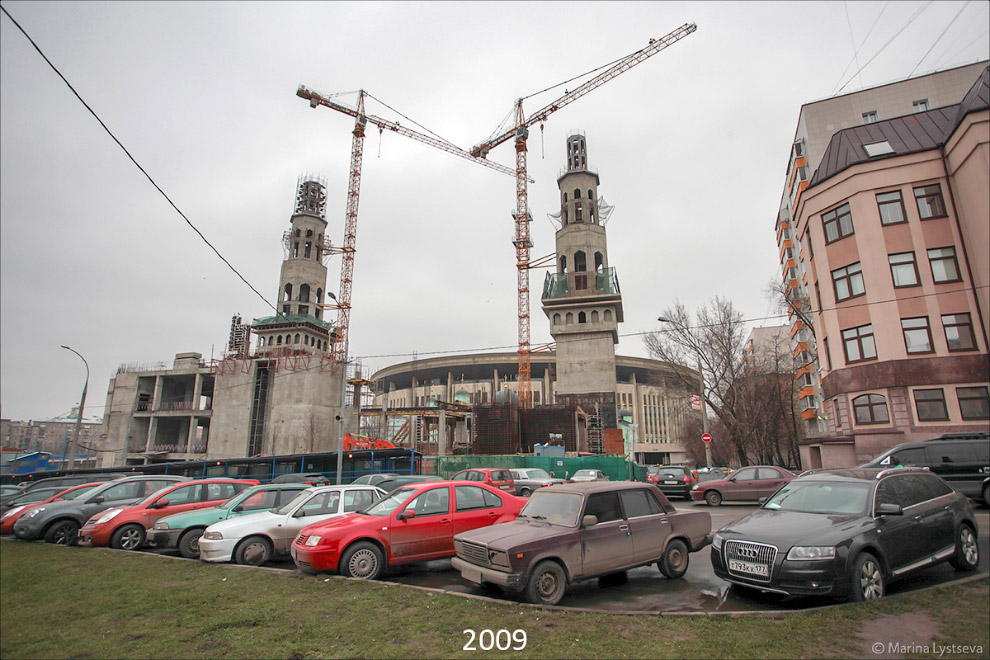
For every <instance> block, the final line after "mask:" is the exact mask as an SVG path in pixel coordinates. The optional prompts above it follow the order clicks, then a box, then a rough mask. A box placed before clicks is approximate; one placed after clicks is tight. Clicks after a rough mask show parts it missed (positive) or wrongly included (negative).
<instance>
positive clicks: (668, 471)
mask: <svg viewBox="0 0 990 660" xmlns="http://www.w3.org/2000/svg"><path fill="white" fill-rule="evenodd" d="M657 476H660V477H668V478H670V479H683V478H684V468H665V469H663V470H658V471H657Z"/></svg>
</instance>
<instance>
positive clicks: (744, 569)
mask: <svg viewBox="0 0 990 660" xmlns="http://www.w3.org/2000/svg"><path fill="white" fill-rule="evenodd" d="M729 568H731V569H732V570H734V571H739V572H740V573H749V574H750V575H759V576H760V577H770V569H769V567H768V566H765V565H763V564H754V563H751V562H748V561H739V560H738V559H730V560H729Z"/></svg>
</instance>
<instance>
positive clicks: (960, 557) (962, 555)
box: [949, 525, 980, 571]
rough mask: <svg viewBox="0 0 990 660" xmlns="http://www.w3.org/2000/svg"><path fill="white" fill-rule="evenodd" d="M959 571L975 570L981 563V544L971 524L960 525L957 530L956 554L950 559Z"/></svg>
mask: <svg viewBox="0 0 990 660" xmlns="http://www.w3.org/2000/svg"><path fill="white" fill-rule="evenodd" d="M949 563H950V564H952V567H953V568H955V569H956V570H957V571H975V570H976V567H977V566H979V565H980V546H979V545H978V544H977V543H976V534H974V533H973V530H972V529H970V527H969V525H960V526H959V531H957V532H956V554H955V555H954V556H953V557H952V559H950V560H949Z"/></svg>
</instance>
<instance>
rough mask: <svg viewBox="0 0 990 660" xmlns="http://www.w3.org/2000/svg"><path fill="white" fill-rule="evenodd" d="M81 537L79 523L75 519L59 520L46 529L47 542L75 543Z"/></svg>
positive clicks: (59, 543) (57, 543)
mask: <svg viewBox="0 0 990 660" xmlns="http://www.w3.org/2000/svg"><path fill="white" fill-rule="evenodd" d="M78 538H79V523H77V522H76V521H75V520H59V521H58V522H56V523H55V524H53V525H50V526H49V527H48V529H46V530H45V543H54V544H55V545H75V544H76V540H77V539H78Z"/></svg>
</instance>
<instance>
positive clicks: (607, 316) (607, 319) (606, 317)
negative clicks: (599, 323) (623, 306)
mask: <svg viewBox="0 0 990 660" xmlns="http://www.w3.org/2000/svg"><path fill="white" fill-rule="evenodd" d="M603 318H604V320H605V322H606V323H609V322H611V321H612V310H610V309H606V310H605V315H604V317H603Z"/></svg>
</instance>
